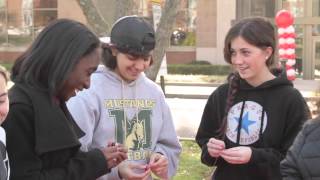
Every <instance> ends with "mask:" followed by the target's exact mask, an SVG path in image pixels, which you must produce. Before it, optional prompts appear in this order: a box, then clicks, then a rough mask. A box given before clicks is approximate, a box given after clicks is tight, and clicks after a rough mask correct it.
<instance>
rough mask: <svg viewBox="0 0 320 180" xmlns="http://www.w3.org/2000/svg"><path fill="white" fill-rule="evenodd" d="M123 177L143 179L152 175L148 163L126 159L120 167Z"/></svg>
mask: <svg viewBox="0 0 320 180" xmlns="http://www.w3.org/2000/svg"><path fill="white" fill-rule="evenodd" d="M118 170H119V172H120V174H121V176H122V178H124V179H128V180H143V179H148V177H149V176H150V173H151V171H150V169H149V168H147V165H142V164H137V163H135V162H132V161H131V162H130V161H124V162H122V163H121V164H120V165H119V168H118Z"/></svg>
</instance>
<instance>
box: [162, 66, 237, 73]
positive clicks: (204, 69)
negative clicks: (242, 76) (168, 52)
mask: <svg viewBox="0 0 320 180" xmlns="http://www.w3.org/2000/svg"><path fill="white" fill-rule="evenodd" d="M230 72H231V68H230V66H228V65H211V64H168V73H169V74H199V75H200V74H201V75H228V74H229V73H230Z"/></svg>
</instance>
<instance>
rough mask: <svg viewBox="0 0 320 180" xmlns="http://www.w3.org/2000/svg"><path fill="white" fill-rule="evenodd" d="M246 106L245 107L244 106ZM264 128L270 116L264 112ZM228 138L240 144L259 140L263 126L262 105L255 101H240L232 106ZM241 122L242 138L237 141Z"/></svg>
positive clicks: (229, 114)
mask: <svg viewBox="0 0 320 180" xmlns="http://www.w3.org/2000/svg"><path fill="white" fill-rule="evenodd" d="M242 106H244V107H242ZM242 108H243V113H242V118H240V114H241V109H242ZM264 113H265V114H264V120H263V129H262V132H264V131H265V129H266V127H267V123H268V117H267V114H266V112H264ZM227 118H228V127H227V132H226V135H227V138H228V139H229V140H230V141H232V142H234V143H239V144H240V145H249V144H253V143H255V142H256V141H258V140H259V138H260V137H259V135H260V134H259V133H260V128H261V118H262V106H261V105H260V104H258V103H256V102H253V101H246V102H245V103H243V102H239V103H237V104H235V105H234V106H232V107H231V109H230V111H229V113H228V117H227ZM239 122H241V124H240V138H239V142H237V136H238V127H239Z"/></svg>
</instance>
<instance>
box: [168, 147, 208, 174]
mask: <svg viewBox="0 0 320 180" xmlns="http://www.w3.org/2000/svg"><path fill="white" fill-rule="evenodd" d="M181 145H182V153H181V156H180V164H179V169H178V172H177V174H176V176H175V177H174V178H173V179H174V180H186V179H188V180H208V179H210V177H211V172H212V169H213V168H212V167H208V166H206V165H204V164H202V163H201V161H200V154H201V150H200V148H199V146H198V145H197V144H196V143H195V142H194V141H181Z"/></svg>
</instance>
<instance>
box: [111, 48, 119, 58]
mask: <svg viewBox="0 0 320 180" xmlns="http://www.w3.org/2000/svg"><path fill="white" fill-rule="evenodd" d="M111 53H112V56H117V54H118V50H117V49H116V48H115V47H111Z"/></svg>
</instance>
